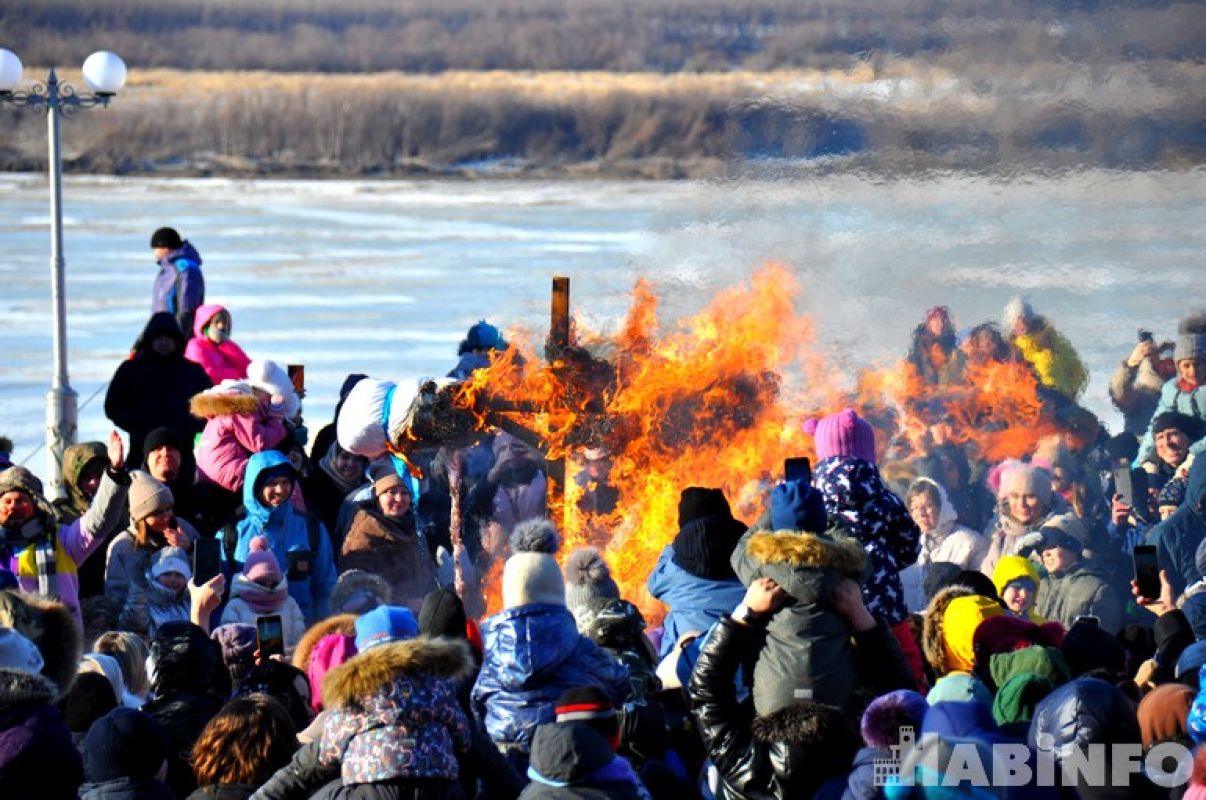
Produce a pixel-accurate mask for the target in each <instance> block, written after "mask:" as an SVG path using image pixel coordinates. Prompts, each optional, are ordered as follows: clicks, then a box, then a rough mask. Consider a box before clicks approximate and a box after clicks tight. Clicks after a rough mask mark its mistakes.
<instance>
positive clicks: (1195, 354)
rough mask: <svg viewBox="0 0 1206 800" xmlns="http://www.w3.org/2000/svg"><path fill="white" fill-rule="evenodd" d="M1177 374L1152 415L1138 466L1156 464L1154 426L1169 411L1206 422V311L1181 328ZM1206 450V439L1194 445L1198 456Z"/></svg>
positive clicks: (1192, 448) (1176, 353) (1175, 352)
mask: <svg viewBox="0 0 1206 800" xmlns="http://www.w3.org/2000/svg"><path fill="white" fill-rule="evenodd" d="M1173 361H1174V362H1176V365H1177V374H1176V376H1174V377H1173V378H1170V379H1169V380H1168V382H1167V383H1165V384H1164V388H1163V389H1161V390H1160V402H1159V403H1158V404H1157V405H1156V410H1155V411H1154V412H1152V424H1149V425H1148V427H1147V433H1145V434H1144V435H1143V441H1142V442H1141V443H1140V445H1139V455H1138V456H1137V457H1136V458H1135V466H1136V467H1142V466H1144V464H1145V463H1146V462H1155V461H1156V459H1157V455H1156V433H1155V430H1154V423H1155V421H1156V420H1157V419H1159V418H1160V416H1161V415H1162V414H1164V413H1165V412H1166V411H1177V412H1179V413H1181V414H1187V415H1189V416H1191V417H1195V418H1197V419H1198V420H1200V421H1202V422H1206V312H1200V313H1197V314H1190V315H1189V316H1187V317H1185V318H1184V319H1182V320H1181V322H1180V324H1179V325H1178V326H1177V343H1176V347H1175V348H1174V350H1173ZM1202 450H1206V436H1200V437H1199V438H1197V439H1196V440H1194V441H1193V442H1191V444H1190V448H1189V452H1190V453H1193V454H1194V455H1196V454H1198V453H1200V452H1201V451H1202Z"/></svg>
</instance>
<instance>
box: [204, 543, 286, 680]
mask: <svg viewBox="0 0 1206 800" xmlns="http://www.w3.org/2000/svg"><path fill="white" fill-rule="evenodd" d="M273 614H276V615H279V616H280V618H281V628H282V632H283V634H284V639H285V656H286V658H289V657H292V655H293V650H294V648H296V647H297V643H298V642H299V641H301V637H302V635H303V634H304V633H305V632H306V621H305V619H304V618H303V617H302V612H301V608H300V607H299V606H298V605H297V601H296V600H294V599H293V598H292V597H290V596H289V582H288V580H286V578H285V576H284V574H283V573H282V572H281V565H280V562H278V561H277V560H276V556H275V555H273V553H272V550H271V548H269V546H268V540H267V539H266V538H264V537H263V536H257V537H255V538H254V539H252V540H251V544H250V545H249V553H248V555H247V559H246V561H244V562H243V571H242V572H240V573H238V574H237V575H235V578H234V582H233V583H232V584H231V586H230V600H229V601H228V602H227V603H226V608H225V609H223V610H222V624H223V625H226V624H229V623H232V622H243V623H246V624H248V625H255V624H256V620H258V619H259V618H260V617H267V616H271V615H273Z"/></svg>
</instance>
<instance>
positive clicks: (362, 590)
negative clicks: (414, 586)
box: [327, 569, 394, 633]
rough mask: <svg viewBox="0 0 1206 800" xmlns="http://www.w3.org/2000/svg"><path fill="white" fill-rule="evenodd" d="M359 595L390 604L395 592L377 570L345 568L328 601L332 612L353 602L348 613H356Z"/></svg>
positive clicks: (381, 603)
mask: <svg viewBox="0 0 1206 800" xmlns="http://www.w3.org/2000/svg"><path fill="white" fill-rule="evenodd" d="M358 595H364V597H365V598H368V597H371V598H374V599H375V600H376V605H379V606H388V605H391V604H392V603H393V595H394V592H393V589H392V588H391V587H390V585H389V583H387V582H386V580H385V579H384V578H382V577H381V576H380V575H378V574H376V573H375V572H367V571H365V570H362V569H345V570H344V571H343V572H342V573H341V574H340V576H339V580H338V581H337V582H336V583H335V588H334V589H332V590H331V597H330V600H329V601H328V602H329V604H330V607H331V611H332V613H335V612H341V611H343V610H344V609H345V608H347V606H348V605H349V604H353V607H352V608H350V609H348V611H347V612H346V613H350V614H353V615H355V611H356V608H355V605H356V602H355V601H357V599H358V598H357V596H358ZM327 633H332V631H327ZM340 633H342V631H340Z"/></svg>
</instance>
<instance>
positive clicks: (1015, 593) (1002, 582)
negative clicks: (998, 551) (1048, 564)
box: [992, 556, 1046, 625]
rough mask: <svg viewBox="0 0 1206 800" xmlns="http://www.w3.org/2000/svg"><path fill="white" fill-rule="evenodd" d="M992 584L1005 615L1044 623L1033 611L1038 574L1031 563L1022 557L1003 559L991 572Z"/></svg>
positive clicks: (1036, 593)
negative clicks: (1003, 607) (995, 588)
mask: <svg viewBox="0 0 1206 800" xmlns="http://www.w3.org/2000/svg"><path fill="white" fill-rule="evenodd" d="M992 583H993V585H994V586H996V587H997V595H998V596H999V597H1000V598H1001V605H1003V606H1005V611H1006V612H1007V613H1009V614H1012V615H1013V616H1015V617H1017V618H1018V619H1024V620H1028V621H1030V622H1033V623H1035V624H1038V625H1041V624H1043V623H1044V622H1046V620H1045V619H1043V618H1042V617H1041V616H1039V615H1038V613H1037V612H1035V610H1034V601H1035V598H1036V597H1038V587H1039V572H1038V567H1037V566H1035V563H1034V562H1033V561H1031V560H1030V559H1028V558H1026V557H1024V556H1005V557H1003V558H1002V559H1001V560H1000V561H998V562H997V566H996V568H995V569H994V570H993V571H992Z"/></svg>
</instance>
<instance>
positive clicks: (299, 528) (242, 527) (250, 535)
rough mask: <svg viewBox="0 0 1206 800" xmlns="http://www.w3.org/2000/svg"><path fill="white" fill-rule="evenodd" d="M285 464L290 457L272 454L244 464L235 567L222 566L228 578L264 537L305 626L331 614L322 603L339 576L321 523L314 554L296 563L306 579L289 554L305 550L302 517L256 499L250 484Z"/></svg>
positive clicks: (288, 505) (306, 539) (258, 455)
mask: <svg viewBox="0 0 1206 800" xmlns="http://www.w3.org/2000/svg"><path fill="white" fill-rule="evenodd" d="M287 463H289V459H288V458H286V457H285V456H284V454H282V453H278V452H277V451H276V450H265V451H264V452H262V453H256V454H254V455H253V456H252V457H251V459H250V460H249V461H248V462H247V476H246V478H245V479H244V481H243V507H244V508H245V509H246V510H247V516H246V517H245V518H244V519H241V520H239V524H238V528H237V530H238V535H239V540H238V542H237V543H236V544H235V549H234V560H235V563H234V564H229V565H227V569H228V574H229V572H233V571H238V570H240V569H242V567H243V562H244V561H245V560H246V559H247V552H248V548H249V546H250V544H251V540H252V539H254V538H255V537H256V536H264V537H267V539H268V543H269V546H271V548H272V553H273V554H274V555H275V556H276V560H277V561H279V562H280V565H281V569H282V570H286V571H288V573H289V575H288V577H289V596H290V597H292V598H293V599H294V600H296V601H297V604H298V605H299V606H301V610H302V615H303V616H304V617H305V618H306V624H307V625H310V624H313V623H314V622H315V621H317V620H320V619H323V618H324V617H326V616H327V615H328V614H330V608H329V606H328V604H327V601H328V599H329V598H330V596H331V590H332V589H334V588H335V582H336V581H337V580H338V579H339V572H338V570H336V569H335V559H334V558H333V557H332V556H331V538H330V536H328V535H327V530H326V528H324V527H323V526H322V523H321V522H318V523H316V524H317V525H318V532H319V536H318V552H316V553H313V554H311V555H310V557H309V558H302V559H301V560H303V561H306V562H308V565H309V573H308V574H309V577H308V578H304V577H302V575H301V574H300V573H299V572H298V571H297V569H298V568H299V567H298V565H296V564H291V563H290V560H289V554H290V553H305V552H309V550H310V531H309V527H308V526H307V525H306V519H305V517H304V516H302V514H301V513H300V512H298V511H295V510H294V509H293V506H292V504H291V503H283V504H282V505H281V506H280V507H279V508H268V507H267V506H265V505H264V504H263V503H261V502H260V499H259V497H257V496H256V493H255V484H256V479H257V478H258V477H259V475H260V473H261V472H263V471H264V470H265V469H268V468H269V467H275V466H277V465H278V464H287ZM223 535H224V532H223V531H219V532H218V538H222V537H223ZM222 558H223V560H225V558H226V548H225V547H223V548H222ZM294 559H295V561H296V560H298V557H297V556H294Z"/></svg>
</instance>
